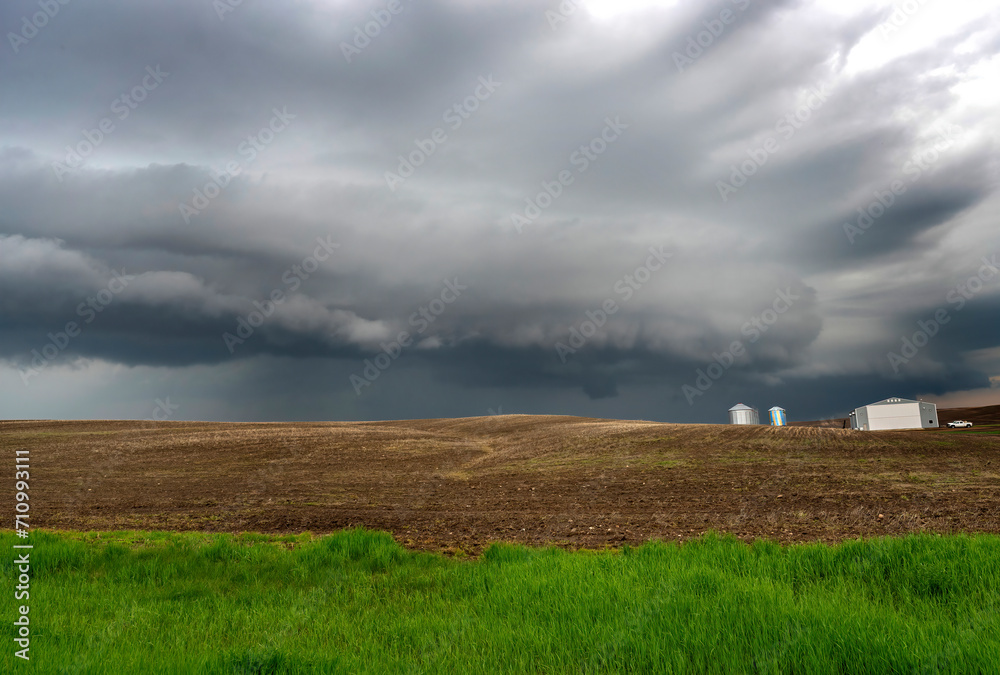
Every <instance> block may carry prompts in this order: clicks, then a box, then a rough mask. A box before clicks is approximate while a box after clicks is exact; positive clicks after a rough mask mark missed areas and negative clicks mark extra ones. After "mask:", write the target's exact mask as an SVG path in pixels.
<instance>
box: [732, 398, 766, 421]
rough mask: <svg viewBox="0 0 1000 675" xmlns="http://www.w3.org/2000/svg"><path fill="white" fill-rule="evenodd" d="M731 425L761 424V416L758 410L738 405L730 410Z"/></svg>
mask: <svg viewBox="0 0 1000 675" xmlns="http://www.w3.org/2000/svg"><path fill="white" fill-rule="evenodd" d="M729 423H730V424H760V416H759V415H758V414H757V409H756V408H751V407H750V406H748V405H743V404H742V403H737V404H736V405H734V406H733V407H732V408H730V409H729Z"/></svg>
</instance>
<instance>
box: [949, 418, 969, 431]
mask: <svg viewBox="0 0 1000 675" xmlns="http://www.w3.org/2000/svg"><path fill="white" fill-rule="evenodd" d="M971 426H972V422H966V421H965V420H955V421H954V422H948V428H949V429H967V428H969V427H971Z"/></svg>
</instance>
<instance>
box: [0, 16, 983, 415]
mask: <svg viewBox="0 0 1000 675" xmlns="http://www.w3.org/2000/svg"><path fill="white" fill-rule="evenodd" d="M911 4H914V5H915V6H916V7H917V9H915V10H914V11H912V12H905V11H903V10H901V9H894V8H893V6H891V5H888V4H886V5H884V6H880V7H876V6H873V5H871V4H870V3H857V7H856V8H855V7H854V6H853V5H852V3H846V4H840V3H838V4H833V3H828V2H819V1H817V2H791V1H782V2H760V1H751V0H733V1H728V0H726V1H724V2H718V3H715V4H709V5H705V4H704V3H695V2H674V3H664V4H663V5H645V4H643V3H637V4H636V7H635V8H634V9H632V10H629V11H624V10H621V9H619V10H617V11H615V10H614V7H616V5H611V4H608V3H598V2H593V3H588V2H582V3H575V4H569V3H563V4H562V5H559V4H556V3H553V4H552V5H546V4H538V3H534V2H531V3H529V2H513V3H510V2H506V3H500V2H497V3H486V4H484V3H474V4H473V3H467V2H461V1H458V0H453V1H448V2H445V1H437V2H423V3H412V4H411V3H409V2H402V3H385V2H374V3H341V2H318V1H317V2H302V3H295V4H294V5H292V6H280V7H275V6H270V5H262V4H259V3H257V4H255V3H243V4H239V5H237V6H230V5H229V4H226V3H224V2H223V3H215V4H214V5H213V3H206V2H195V1H194V0H186V1H183V2H177V3H170V4H169V5H160V4H153V3H124V2H110V1H107V2H94V3H88V4H87V5H86V6H84V5H80V6H76V5H75V4H69V5H65V6H60V9H59V11H58V12H57V13H55V15H53V16H51V17H49V16H46V18H45V21H44V22H43V21H42V20H41V19H39V18H38V17H37V12H38V11H39V9H38V6H37V5H33V4H31V3H27V2H22V3H11V4H8V5H6V6H4V8H3V9H0V27H2V28H3V29H4V31H5V32H8V31H9V32H8V33H7V40H6V41H7V44H6V45H4V48H5V49H6V53H5V55H4V57H3V59H2V60H0V85H2V88H3V90H4V91H5V92H12V93H13V94H12V95H10V96H4V97H3V99H2V100H0V373H2V374H3V376H4V381H5V384H6V386H5V387H4V388H3V391H2V393H0V404H2V407H3V409H4V410H5V411H10V412H9V413H6V414H5V415H4V416H11V417H52V416H63V417H93V416H106V417H130V416H145V415H146V414H147V413H145V412H144V411H145V410H146V408H152V407H153V403H152V402H153V401H154V400H155V399H156V398H157V397H160V396H167V395H170V396H172V397H173V400H174V401H175V402H179V403H180V405H181V408H180V409H179V411H178V418H199V417H207V418H227V419H303V418H324V419H325V418H333V419H339V418H343V419H358V418H393V417H410V416H451V415H474V414H486V412H487V411H488V410H494V411H495V410H496V408H497V406H500V405H502V406H503V412H565V413H572V414H587V415H602V416H609V417H611V416H615V417H643V418H649V419H663V420H675V421H724V419H725V416H724V415H725V410H726V409H727V408H728V407H729V406H730V405H732V404H733V403H736V402H737V401H741V400H742V401H744V402H747V403H752V404H756V405H759V406H761V407H769V406H770V405H773V404H776V403H777V404H781V405H784V407H786V408H788V409H789V413H790V416H791V417H792V418H793V419H806V418H813V417H821V416H835V415H842V414H845V413H846V411H847V410H849V409H850V408H853V407H855V406H857V405H861V404H864V403H867V402H870V401H872V400H877V399H878V398H882V397H884V396H888V395H901V396H917V395H929V396H934V395H936V396H946V395H952V396H956V395H958V393H959V392H966V393H965V394H963V396H969V394H968V392H970V391H973V390H981V391H979V393H978V394H976V395H975V396H974V398H975V397H978V398H975V400H980V399H981V400H982V401H983V402H984V403H985V402H987V401H988V400H989V399H991V398H992V399H993V400H995V399H996V396H995V393H996V391H997V390H996V389H995V388H993V389H990V387H991V382H992V384H996V382H997V379H996V378H997V376H998V375H1000V330H998V328H1000V323H998V322H997V316H998V312H997V310H998V309H1000V270H998V269H997V266H996V265H997V262H1000V261H998V257H1000V234H998V230H997V227H996V223H997V215H998V213H1000V199H998V194H997V178H998V175H1000V174H998V167H997V160H996V157H997V153H996V145H997V135H998V132H997V127H996V123H995V122H996V109H997V105H998V103H1000V101H998V97H997V94H996V92H995V86H993V85H994V84H995V82H996V78H997V76H998V75H1000V58H998V57H997V53H998V51H1000V28H998V26H1000V22H998V21H997V19H998V18H1000V15H997V13H996V10H991V9H989V8H985V9H984V8H982V7H981V6H980V5H977V4H976V3H972V2H968V3H959V4H958V5H956V6H955V7H951V8H950V9H949V10H948V14H947V18H946V19H945V18H942V15H940V11H941V10H939V9H936V8H935V7H934V6H933V5H918V4H917V3H911ZM220 7H221V9H220ZM567 7H569V8H571V9H572V8H575V9H573V11H571V12H569V11H567V9H566V8H567ZM907 7H909V6H907ZM560 8H562V9H560ZM230 9H231V10H232V11H229V10H230ZM991 11H992V12H993V14H992V15H990V14H989V13H990V12H991ZM25 22H27V23H25ZM38 24H44V25H41V26H40V27H39V25H38ZM32 27H33V28H34V29H35V30H34V31H32ZM11 36H13V37H11ZM70 324H73V326H74V327H70ZM921 334H923V336H922V335H921ZM925 338H926V339H925ZM908 342H909V343H910V345H911V347H907V343H908ZM990 378H994V379H993V380H992V381H991V379H990ZM56 392H57V393H56ZM963 400H964V399H963Z"/></svg>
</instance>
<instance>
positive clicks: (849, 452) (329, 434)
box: [0, 415, 1000, 553]
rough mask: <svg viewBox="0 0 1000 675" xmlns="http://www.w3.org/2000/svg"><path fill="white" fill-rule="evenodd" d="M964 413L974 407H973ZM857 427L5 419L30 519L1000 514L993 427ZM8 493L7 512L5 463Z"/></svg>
mask: <svg viewBox="0 0 1000 675" xmlns="http://www.w3.org/2000/svg"><path fill="white" fill-rule="evenodd" d="M967 417H969V418H970V419H971V418H972V415H967ZM971 431H974V432H977V433H969V432H967V431H965V430H954V431H905V432H852V431H850V430H842V429H833V428H810V427H787V428H783V429H775V428H770V427H732V426H722V425H680V424H660V423H653V422H625V421H614V420H597V419H583V418H574V417H549V416H528V415H504V416H495V417H479V418H469V419H449V420H419V421H406V422H370V423H276V424H231V423H200V422H163V423H154V422H105V421H92V422H91V421H87V422H51V421H42V422H0V454H2V456H3V458H4V462H5V465H6V466H8V467H10V469H9V471H10V472H11V473H12V472H13V466H14V461H13V456H14V451H15V450H16V449H28V450H30V459H31V461H30V466H31V469H30V473H31V480H30V485H31V491H30V494H31V507H32V508H31V525H32V527H44V528H51V529H74V530H120V529H167V530H204V531H229V532H242V531H258V532H301V531H311V532H314V533H325V532H330V531H332V530H336V529H340V528H344V527H348V526H356V525H361V526H364V527H367V528H373V529H382V530H388V531H389V532H392V533H393V535H395V537H396V538H397V540H399V541H400V542H401V543H403V544H404V545H406V546H409V547H413V548H422V549H432V550H444V551H452V552H453V551H455V550H457V549H462V550H463V551H465V552H469V553H475V552H478V551H480V550H481V549H482V548H483V547H484V546H486V545H488V544H489V543H491V542H494V541H514V542H522V543H527V544H544V543H553V544H557V545H561V546H569V547H587V548H600V547H604V546H607V545H611V546H619V545H621V544H624V543H630V544H636V543H640V542H642V541H645V540H649V539H656V538H659V539H666V540H680V539H686V538H690V537H693V536H697V535H700V534H701V533H703V532H705V531H706V530H709V529H712V530H716V531H720V532H730V533H733V534H735V535H737V536H739V537H741V538H744V539H751V538H755V537H766V538H770V539H774V540H778V541H782V542H791V541H817V540H820V541H836V540H840V539H844V538H850V537H857V536H877V535H884V534H900V533H904V532H916V531H933V532H942V533H947V532H958V531H966V532H990V533H1000V434H998V433H990V432H991V431H993V432H998V431H1000V427H996V426H994V427H989V426H982V425H979V424H977V427H975V428H974V429H972V430H971ZM7 486H8V487H7V488H5V493H4V494H5V496H6V500H5V501H6V503H7V504H8V505H9V506H10V510H8V513H12V512H13V508H12V507H13V498H14V493H13V490H12V487H13V481H7Z"/></svg>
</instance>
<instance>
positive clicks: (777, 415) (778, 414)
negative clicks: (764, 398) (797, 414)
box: [767, 406, 788, 427]
mask: <svg viewBox="0 0 1000 675" xmlns="http://www.w3.org/2000/svg"><path fill="white" fill-rule="evenodd" d="M767 412H768V413H770V415H771V426H772V427H783V426H787V424H788V417H787V416H786V414H785V409H784V408H779V407H778V406H774V407H773V408H771V409H770V410H768V411H767Z"/></svg>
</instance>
